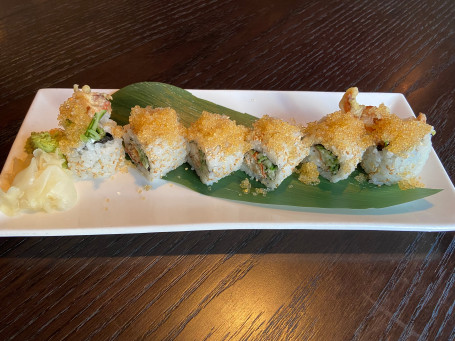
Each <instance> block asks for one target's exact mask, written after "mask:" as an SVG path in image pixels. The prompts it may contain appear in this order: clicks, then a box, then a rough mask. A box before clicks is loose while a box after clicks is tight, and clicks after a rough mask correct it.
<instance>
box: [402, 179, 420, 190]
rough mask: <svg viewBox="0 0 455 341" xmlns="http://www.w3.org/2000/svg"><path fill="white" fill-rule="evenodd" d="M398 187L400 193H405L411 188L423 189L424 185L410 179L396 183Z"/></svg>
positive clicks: (417, 180)
mask: <svg viewBox="0 0 455 341" xmlns="http://www.w3.org/2000/svg"><path fill="white" fill-rule="evenodd" d="M398 187H399V188H400V189H401V190H402V191H406V190H408V189H413V188H424V187H425V185H424V184H423V183H422V182H421V181H420V180H419V179H417V178H410V179H404V180H401V181H398Z"/></svg>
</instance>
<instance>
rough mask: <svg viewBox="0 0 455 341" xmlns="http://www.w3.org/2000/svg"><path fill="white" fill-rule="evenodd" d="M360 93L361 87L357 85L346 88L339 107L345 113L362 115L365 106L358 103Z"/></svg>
mask: <svg viewBox="0 0 455 341" xmlns="http://www.w3.org/2000/svg"><path fill="white" fill-rule="evenodd" d="M358 94H359V89H357V88H356V87H352V88H349V89H348V90H346V92H345V94H344V95H343V97H342V98H341V100H340V103H339V107H340V109H341V112H342V113H343V114H345V113H348V112H350V113H351V114H352V115H354V116H357V117H360V115H361V114H362V111H363V109H364V108H365V106H364V105H360V104H359V103H357V100H356V97H357V95H358Z"/></svg>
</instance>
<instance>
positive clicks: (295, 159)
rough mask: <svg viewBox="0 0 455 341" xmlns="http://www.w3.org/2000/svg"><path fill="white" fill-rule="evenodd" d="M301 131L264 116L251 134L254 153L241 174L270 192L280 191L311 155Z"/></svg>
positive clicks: (250, 153) (251, 151)
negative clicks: (261, 184)
mask: <svg viewBox="0 0 455 341" xmlns="http://www.w3.org/2000/svg"><path fill="white" fill-rule="evenodd" d="M301 138H302V133H301V131H300V129H299V128H298V127H296V126H294V125H292V124H289V123H287V122H285V121H283V120H280V119H278V118H273V117H270V116H267V115H266V116H263V117H262V118H260V119H259V120H257V121H256V122H254V123H253V129H252V130H251V132H250V134H249V137H248V139H249V142H250V143H251V149H250V150H249V151H248V152H247V153H246V154H245V158H244V162H243V165H242V168H241V169H242V170H243V171H244V172H245V173H247V174H248V175H249V176H251V177H253V178H255V179H256V180H258V181H260V182H261V183H263V184H264V185H265V186H267V188H269V189H272V190H273V189H275V188H277V187H278V186H279V185H280V184H281V182H283V180H284V179H286V178H287V177H288V176H289V175H291V174H292V171H293V170H294V168H295V167H296V166H297V165H298V164H299V163H300V162H301V161H302V160H303V159H304V158H305V157H306V156H307V155H308V153H309V147H308V146H306V147H305V145H304V144H303V143H302V141H301Z"/></svg>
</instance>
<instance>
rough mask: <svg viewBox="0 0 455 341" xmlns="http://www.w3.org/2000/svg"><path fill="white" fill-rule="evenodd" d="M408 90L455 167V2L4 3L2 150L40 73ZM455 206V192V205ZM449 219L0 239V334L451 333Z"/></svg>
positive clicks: (44, 77)
mask: <svg viewBox="0 0 455 341" xmlns="http://www.w3.org/2000/svg"><path fill="white" fill-rule="evenodd" d="M139 81H160V82H165V83H170V84H174V85H176V86H179V87H183V88H192V89H264V90H311V91H344V90H346V89H347V88H348V87H350V86H358V87H359V89H360V91H365V92H367V91H380V92H400V93H403V94H404V95H405V96H406V98H407V100H408V101H409V103H410V105H411V107H412V108H413V110H414V111H415V113H418V112H424V113H426V114H427V117H428V121H429V123H430V124H432V125H433V126H434V127H435V129H436V131H437V134H436V136H435V137H434V139H433V144H434V148H435V150H436V152H437V154H438V156H439V158H440V159H441V161H442V163H443V165H444V167H445V169H446V171H447V173H448V175H449V176H450V178H451V180H452V181H454V179H455V157H454V154H455V153H454V148H453V147H454V142H453V141H454V138H455V115H454V113H455V2H454V1H453V0H436V1H421V0H411V1H402V2H400V1H392V0H384V1H360V0H358V1H356V0H354V1H350V2H341V1H295V0H281V1H272V0H262V1H248V0H247V1H219V0H212V1H202V0H193V1H182V0H179V1H167V2H166V1H143V2H137V1H127V0H125V1H122V0H111V1H105V0H99V1H96V2H94V1H85V0H84V1H55V0H54V1H51V0H34V1H15V0H14V1H13V0H2V1H0V115H1V120H0V166H3V164H4V162H5V159H6V157H7V155H8V152H9V149H10V147H11V145H12V143H13V141H14V138H15V136H16V134H17V132H18V130H19V128H20V125H21V123H22V120H23V118H24V117H25V115H26V113H27V110H28V107H29V106H30V104H31V101H32V99H33V97H34V95H35V93H36V91H37V90H38V89H40V88H47V87H65V88H69V87H72V85H73V84H75V83H77V84H90V85H91V86H92V87H93V88H121V87H123V86H125V85H128V84H131V83H134V82H139ZM454 207H455V203H454ZM454 269H455V234H454V233H451V232H447V233H415V232H407V233H403V232H372V231H369V232H368V231H311V230H309V231H282V230H271V231H263V230H245V231H216V232H187V233H157V234H135V235H111V236H80V237H45V238H44V237H43V238H1V239H0V289H1V290H0V308H1V314H0V339H1V340H28V339H35V340H60V339H72V340H92V339H94V340H108V339H109V340H111V339H121V340H136V339H147V340H174V339H176V340H455V317H454V308H455V285H454V283H455V271H454Z"/></svg>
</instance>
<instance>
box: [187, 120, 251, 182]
mask: <svg viewBox="0 0 455 341" xmlns="http://www.w3.org/2000/svg"><path fill="white" fill-rule="evenodd" d="M247 132H248V130H247V128H246V127H244V126H242V125H237V124H236V123H235V121H232V120H230V119H229V117H227V116H225V115H218V114H212V113H209V112H206V111H204V112H203V113H202V114H201V116H200V117H199V119H198V120H197V121H195V122H193V123H192V124H191V125H190V127H189V128H188V141H189V154H188V163H189V164H190V165H191V166H192V167H193V168H194V169H195V171H196V173H197V174H198V176H199V178H200V179H201V181H202V183H204V184H206V185H211V184H213V183H215V182H217V181H218V180H220V179H221V178H223V177H225V176H227V175H229V174H231V173H232V172H234V171H236V170H239V169H240V166H241V165H242V162H243V155H244V154H245V152H246V151H247V150H248V149H249V145H248V143H247V142H246V135H247Z"/></svg>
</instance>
